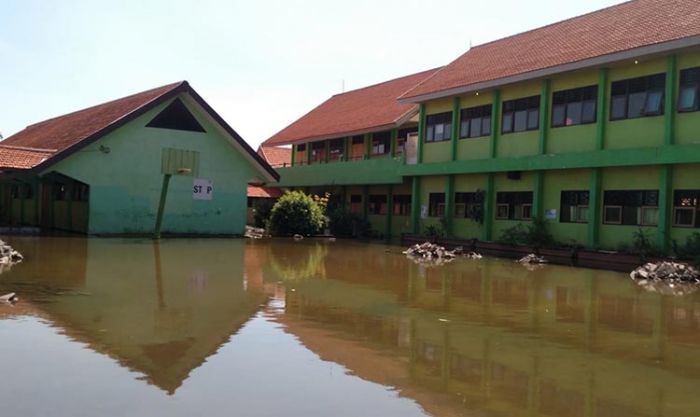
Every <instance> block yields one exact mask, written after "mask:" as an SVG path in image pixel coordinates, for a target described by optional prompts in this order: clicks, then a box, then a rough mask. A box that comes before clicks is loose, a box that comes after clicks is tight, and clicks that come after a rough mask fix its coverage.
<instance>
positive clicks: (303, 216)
mask: <svg viewBox="0 0 700 417" xmlns="http://www.w3.org/2000/svg"><path fill="white" fill-rule="evenodd" d="M327 224H328V218H327V217H326V213H325V204H323V198H319V197H316V198H313V197H312V196H310V195H306V194H304V193H303V192H302V191H289V192H286V193H285V194H284V195H283V196H282V197H280V198H279V200H277V202H276V203H275V205H274V206H273V207H272V212H271V213H270V221H269V229H270V232H271V233H272V234H273V235H278V236H289V235H293V234H300V235H302V236H309V235H313V234H315V233H318V232H320V231H321V230H322V229H323V228H324V227H325V226H326V225H327Z"/></svg>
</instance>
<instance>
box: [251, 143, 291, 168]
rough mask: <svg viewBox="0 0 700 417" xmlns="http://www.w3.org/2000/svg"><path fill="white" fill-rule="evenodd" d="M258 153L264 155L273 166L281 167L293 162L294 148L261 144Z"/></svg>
mask: <svg viewBox="0 0 700 417" xmlns="http://www.w3.org/2000/svg"><path fill="white" fill-rule="evenodd" d="M258 155H260V156H262V157H263V159H264V160H265V161H267V163H268V164H270V166H271V167H273V168H280V167H285V166H289V165H291V164H292V148H283V147H281V146H261V147H259V148H258Z"/></svg>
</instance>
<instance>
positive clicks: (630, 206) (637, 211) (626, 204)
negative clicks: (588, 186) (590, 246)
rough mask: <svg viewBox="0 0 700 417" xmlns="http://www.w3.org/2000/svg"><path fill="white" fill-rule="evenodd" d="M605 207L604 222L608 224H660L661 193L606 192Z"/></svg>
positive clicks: (651, 191) (653, 191)
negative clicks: (609, 211)
mask: <svg viewBox="0 0 700 417" xmlns="http://www.w3.org/2000/svg"><path fill="white" fill-rule="evenodd" d="M603 206H604V209H603V211H604V218H603V222H604V223H607V224H623V225H638V226H655V225H656V224H658V213H659V211H658V207H659V192H658V191H656V190H649V191H628V190H622V191H617V190H610V191H605V193H604V196H603ZM608 208H610V210H611V213H610V215H608ZM613 212H614V213H613Z"/></svg>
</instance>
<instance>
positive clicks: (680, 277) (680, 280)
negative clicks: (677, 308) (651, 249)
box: [630, 261, 700, 295]
mask: <svg viewBox="0 0 700 417" xmlns="http://www.w3.org/2000/svg"><path fill="white" fill-rule="evenodd" d="M630 277H631V278H632V279H633V280H634V281H635V282H636V283H637V284H639V285H640V286H642V287H644V289H645V290H647V291H651V292H658V293H661V294H664V295H686V294H690V293H692V292H695V291H697V290H698V288H700V285H698V284H700V272H698V270H697V269H695V268H693V267H692V266H690V265H687V264H683V263H678V262H667V261H664V262H656V263H653V262H649V263H647V264H644V265H642V266H640V267H639V268H637V269H635V270H634V271H632V272H631V273H630Z"/></svg>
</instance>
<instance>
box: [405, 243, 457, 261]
mask: <svg viewBox="0 0 700 417" xmlns="http://www.w3.org/2000/svg"><path fill="white" fill-rule="evenodd" d="M455 252H456V251H449V250H447V249H445V248H444V247H442V246H440V245H436V244H434V243H430V242H425V243H417V244H415V245H413V246H411V247H410V248H408V249H407V250H405V251H403V253H404V255H406V256H407V257H408V259H410V260H412V261H413V262H416V263H421V264H433V265H442V264H445V263H447V262H452V261H453V260H454V259H455V257H457V254H456V253H455Z"/></svg>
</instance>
